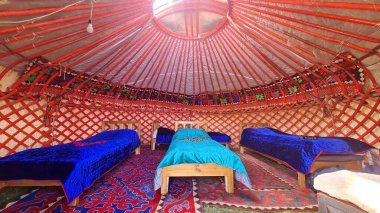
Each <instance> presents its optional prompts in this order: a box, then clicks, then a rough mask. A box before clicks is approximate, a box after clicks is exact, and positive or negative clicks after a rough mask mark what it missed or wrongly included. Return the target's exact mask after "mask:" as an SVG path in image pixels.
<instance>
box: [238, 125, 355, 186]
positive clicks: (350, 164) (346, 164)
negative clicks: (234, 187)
mask: <svg viewBox="0 0 380 213" xmlns="http://www.w3.org/2000/svg"><path fill="white" fill-rule="evenodd" d="M259 127H270V125H269V124H268V123H242V124H241V126H240V139H241V135H242V133H243V130H244V129H245V128H259ZM246 150H248V151H250V152H254V153H257V154H259V155H262V156H264V157H266V158H269V159H271V160H273V161H275V162H277V163H279V164H282V165H285V166H288V167H290V166H289V165H288V164H287V163H286V162H284V161H282V160H279V159H277V158H275V157H272V156H269V155H266V154H264V153H260V152H257V151H255V150H253V149H250V148H247V147H243V146H241V145H240V153H244V152H245V151H246ZM334 166H341V167H343V168H346V169H349V170H356V171H360V170H361V169H362V161H361V160H351V161H318V158H317V160H316V161H315V162H314V163H313V165H312V167H311V169H310V173H312V172H314V171H315V170H317V169H320V168H324V167H334ZM290 168H291V167H290ZM291 169H293V168H291ZM297 179H298V185H299V187H300V188H306V175H305V174H303V173H301V172H298V171H297Z"/></svg>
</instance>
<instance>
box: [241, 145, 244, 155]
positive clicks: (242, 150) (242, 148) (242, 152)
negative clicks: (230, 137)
mask: <svg viewBox="0 0 380 213" xmlns="http://www.w3.org/2000/svg"><path fill="white" fill-rule="evenodd" d="M240 153H241V154H244V147H242V146H240Z"/></svg>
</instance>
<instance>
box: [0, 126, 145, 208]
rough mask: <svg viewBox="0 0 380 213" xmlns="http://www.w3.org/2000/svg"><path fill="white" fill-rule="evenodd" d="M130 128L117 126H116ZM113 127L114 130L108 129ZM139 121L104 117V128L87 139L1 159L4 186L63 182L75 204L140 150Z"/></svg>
mask: <svg viewBox="0 0 380 213" xmlns="http://www.w3.org/2000/svg"><path fill="white" fill-rule="evenodd" d="M120 126H123V127H127V128H128V129H119V130H116V127H120ZM107 127H111V130H107V131H104V130H106V128H107ZM140 131H141V124H140V122H138V121H104V122H102V132H101V133H98V134H96V135H94V136H92V137H90V138H87V139H85V140H80V141H75V142H72V143H67V144H61V145H56V146H50V147H42V148H35V149H28V150H24V151H22V152H19V153H16V154H13V155H10V156H7V157H4V158H1V159H0V171H1V173H0V188H2V187H7V186H60V187H62V189H63V191H64V193H65V196H66V198H67V202H68V204H69V205H71V206H75V205H77V203H78V200H79V195H80V194H81V193H82V192H83V191H84V190H85V189H86V188H88V187H90V186H91V185H92V183H93V182H94V181H95V180H97V179H98V178H99V177H101V176H102V175H104V174H105V173H107V172H108V171H109V170H111V169H112V168H113V167H114V166H116V165H117V164H118V163H119V162H121V161H122V160H123V159H124V158H126V157H128V156H129V155H130V154H131V153H132V152H135V153H136V154H140V138H139V135H140Z"/></svg>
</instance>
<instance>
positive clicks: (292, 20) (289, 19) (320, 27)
mask: <svg viewBox="0 0 380 213" xmlns="http://www.w3.org/2000/svg"><path fill="white" fill-rule="evenodd" d="M236 8H241V9H242V10H243V11H244V12H246V13H247V12H248V11H250V12H252V11H255V12H254V13H251V14H257V13H260V14H266V15H268V16H270V17H277V18H280V19H283V20H287V21H291V22H295V23H298V24H301V25H305V26H309V27H313V28H316V29H320V30H325V31H329V32H333V33H336V34H340V35H344V36H349V37H352V38H356V39H360V40H364V41H369V42H374V43H380V39H377V38H372V37H368V36H363V35H359V34H356V33H351V32H347V31H342V30H338V29H334V28H330V27H326V26H322V25H319V24H314V23H312V22H308V21H305V20H301V19H296V18H293V17H289V16H285V15H280V14H277V13H273V12H269V11H265V10H261V9H257V8H254V7H246V6H245V5H241V4H236ZM280 11H282V10H280Z"/></svg>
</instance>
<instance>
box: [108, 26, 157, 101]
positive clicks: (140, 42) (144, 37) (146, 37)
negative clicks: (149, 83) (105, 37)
mask: <svg viewBox="0 0 380 213" xmlns="http://www.w3.org/2000/svg"><path fill="white" fill-rule="evenodd" d="M148 23H149V20H147V21H146V22H144V23H142V25H141V26H140V27H139V29H137V30H136V31H135V32H134V35H133V36H132V38H131V41H129V42H128V45H129V44H130V45H131V46H129V47H128V48H126V54H125V55H124V56H123V58H122V59H120V61H119V62H118V63H117V64H116V65H114V66H113V67H112V68H111V70H114V75H113V76H112V77H111V78H109V80H108V82H107V83H108V84H113V87H112V88H111V90H110V91H109V92H108V93H107V94H110V93H112V92H113V90H114V89H115V88H116V87H118V86H121V85H122V86H125V84H124V83H123V80H124V79H125V78H126V77H127V74H128V72H127V71H126V72H123V70H127V66H128V65H129V64H130V62H131V61H132V59H133V58H134V57H136V55H137V54H138V53H139V52H140V51H141V50H142V48H143V47H144V46H145V44H147V43H148V42H149V40H151V39H152V36H154V35H156V34H158V33H159V32H157V31H154V29H150V30H149V31H148V32H147V33H142V36H141V37H140V38H139V40H138V41H137V42H136V43H131V42H132V41H133V39H135V38H136V36H137V35H138V34H140V32H141V31H142V30H144V26H146V24H148ZM151 33H154V34H153V35H152V34H151ZM137 48H139V49H138V50H137ZM131 54H132V56H130V55H131ZM128 57H129V59H128V60H126V59H127V58H128ZM120 64H123V66H121V67H120V68H118V69H117V70H116V68H117V67H118V66H119V65H120ZM129 70H130V69H129ZM122 72H123V75H122V76H121V77H120V78H119V79H118V81H117V82H115V83H113V82H112V80H113V79H114V77H115V76H116V75H118V74H119V73H122ZM121 92H122V91H121V90H119V92H118V93H117V95H115V98H116V97H118V96H119V94H120V93H121Z"/></svg>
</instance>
